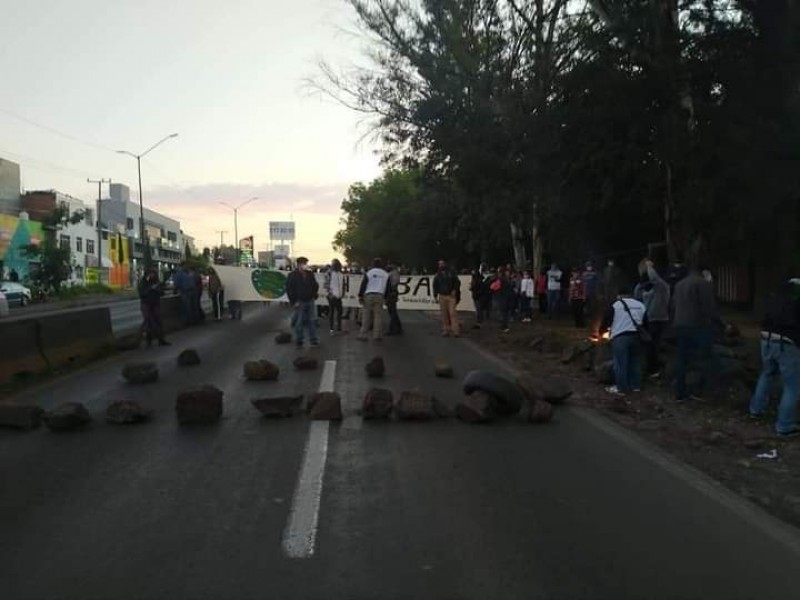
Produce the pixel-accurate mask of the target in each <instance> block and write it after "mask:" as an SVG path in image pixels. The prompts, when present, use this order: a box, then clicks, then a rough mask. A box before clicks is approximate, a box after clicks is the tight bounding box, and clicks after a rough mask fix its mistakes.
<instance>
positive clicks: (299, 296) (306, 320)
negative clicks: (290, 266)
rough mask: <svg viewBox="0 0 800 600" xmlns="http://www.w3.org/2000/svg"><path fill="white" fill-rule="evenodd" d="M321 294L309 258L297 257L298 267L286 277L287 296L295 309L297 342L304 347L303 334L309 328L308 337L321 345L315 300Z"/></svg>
mask: <svg viewBox="0 0 800 600" xmlns="http://www.w3.org/2000/svg"><path fill="white" fill-rule="evenodd" d="M318 294H319V284H318V283H317V278H316V277H315V276H314V273H312V272H311V270H310V269H309V266H308V259H307V258H306V257H305V256H301V257H299V258H298V259H297V268H296V269H295V270H294V271H292V272H291V273H289V277H287V278H286V296H287V297H288V298H289V304H290V305H291V306H292V308H293V309H294V314H293V315H292V323H293V326H294V337H295V343H296V344H297V347H298V348H302V347H303V336H304V334H305V330H306V328H308V337H309V341H310V342H311V345H312V346H319V337H318V336H317V319H316V313H315V301H316V299H317V295H318Z"/></svg>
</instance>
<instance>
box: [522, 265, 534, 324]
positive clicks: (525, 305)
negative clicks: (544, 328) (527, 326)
mask: <svg viewBox="0 0 800 600" xmlns="http://www.w3.org/2000/svg"><path fill="white" fill-rule="evenodd" d="M519 293H520V296H521V302H522V322H523V323H530V322H531V317H532V316H533V296H534V294H533V279H532V278H531V272H530V271H525V274H524V275H523V276H522V281H520V288H519Z"/></svg>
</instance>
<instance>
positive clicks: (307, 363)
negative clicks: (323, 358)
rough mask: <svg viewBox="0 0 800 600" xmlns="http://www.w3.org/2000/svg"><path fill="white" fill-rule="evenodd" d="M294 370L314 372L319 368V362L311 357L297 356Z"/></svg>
mask: <svg viewBox="0 0 800 600" xmlns="http://www.w3.org/2000/svg"><path fill="white" fill-rule="evenodd" d="M294 368H295V369H297V370H298V371H314V370H316V369H317V368H319V361H318V360H317V359H316V358H314V357H313V356H298V357H297V358H295V359H294Z"/></svg>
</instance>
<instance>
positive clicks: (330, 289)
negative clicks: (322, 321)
mask: <svg viewBox="0 0 800 600" xmlns="http://www.w3.org/2000/svg"><path fill="white" fill-rule="evenodd" d="M325 293H326V294H327V296H328V313H329V314H328V317H329V319H330V323H331V335H336V334H337V333H341V331H342V298H343V297H344V275H343V274H342V263H341V262H339V259H337V258H334V259H333V260H332V261H331V268H330V269H329V270H328V272H327V273H326V274H325Z"/></svg>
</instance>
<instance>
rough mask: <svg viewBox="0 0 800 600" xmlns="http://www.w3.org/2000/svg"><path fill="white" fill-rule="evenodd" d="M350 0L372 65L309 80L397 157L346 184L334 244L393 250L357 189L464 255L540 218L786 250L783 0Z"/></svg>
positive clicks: (798, 52) (789, 96)
mask: <svg viewBox="0 0 800 600" xmlns="http://www.w3.org/2000/svg"><path fill="white" fill-rule="evenodd" d="M348 2H349V4H351V6H352V7H353V8H354V9H355V13H356V16H357V21H358V23H359V25H360V27H361V29H362V30H363V33H364V35H365V38H366V39H367V40H369V41H368V43H367V44H366V45H365V51H366V54H367V56H368V58H369V59H370V66H368V67H361V68H356V69H354V70H352V71H344V72H342V71H337V70H336V69H334V68H333V67H331V66H329V65H328V66H324V71H323V72H324V74H325V75H326V78H327V83H326V84H325V85H324V86H323V87H324V89H326V90H327V91H328V92H329V93H331V94H332V95H334V96H335V97H336V98H337V99H339V100H340V101H342V102H343V103H345V104H347V105H348V106H351V107H352V108H354V109H356V110H359V111H361V112H364V113H366V114H368V115H371V116H372V117H373V118H374V119H373V123H374V126H375V132H376V134H377V135H379V137H380V139H381V141H382V142H383V144H384V148H385V162H386V164H387V166H388V167H389V168H390V169H400V170H401V171H397V170H392V171H390V172H389V173H387V175H386V176H385V177H384V178H383V179H382V180H379V181H378V182H375V183H374V184H372V185H370V186H363V185H360V186H354V187H353V188H352V189H351V191H350V195H349V196H348V198H347V200H345V203H344V205H343V208H344V210H345V212H346V213H347V215H348V216H347V223H346V227H345V229H344V230H343V233H342V234H340V236H339V237H337V245H338V246H339V247H341V248H343V250H344V251H345V253H346V254H347V252H350V253H352V254H353V255H354V256H356V255H358V256H361V255H368V254H375V253H385V252H386V251H388V250H391V249H390V248H387V247H386V246H385V244H386V242H385V238H382V237H381V238H378V237H376V235H375V233H374V232H375V231H384V229H381V228H380V227H379V226H377V225H376V224H375V222H376V221H378V220H379V217H376V216H374V214H373V213H369V214H370V217H369V218H367V217H364V216H361V215H359V214H355V213H353V212H351V209H353V210H356V211H357V212H358V211H361V210H362V209H363V206H365V205H367V204H368V205H370V206H372V207H373V208H372V209H371V210H375V211H378V213H380V211H385V212H384V213H383V216H384V218H386V219H391V221H392V224H391V225H392V226H394V225H393V223H394V222H397V223H398V225H397V229H396V230H395V229H387V230H385V231H392V232H393V233H392V235H394V236H396V239H405V238H403V236H402V234H401V229H400V225H399V224H400V223H408V222H411V221H413V222H415V223H417V224H419V223H420V222H423V221H424V222H425V223H426V226H425V229H422V230H421V231H419V232H415V235H416V234H418V235H419V236H421V237H422V238H424V240H425V241H424V243H425V244H427V245H428V248H427V251H428V254H427V259H428V260H430V259H431V254H432V253H433V250H432V249H431V246H430V245H431V243H433V241H434V240H435V241H440V242H444V241H446V242H447V244H448V245H449V246H448V248H450V247H452V248H453V249H454V252H457V253H459V256H461V257H462V258H464V259H465V260H474V259H477V258H483V259H485V258H487V257H488V258H491V257H492V254H493V253H495V252H498V251H501V252H506V253H508V252H510V250H511V249H512V248H513V249H514V251H515V254H517V255H518V254H519V252H518V248H517V247H516V244H517V242H518V241H519V239H518V238H522V239H523V241H524V244H525V245H526V246H530V245H531V244H532V243H534V242H536V240H535V239H533V238H534V237H535V236H538V235H541V236H542V238H541V240H542V241H543V243H544V248H545V250H546V251H548V252H549V253H551V254H554V255H556V256H558V257H560V258H561V259H562V260H564V259H565V260H571V259H577V258H579V257H582V256H586V255H588V254H611V253H614V252H618V251H620V250H622V249H628V248H642V247H644V246H645V245H646V244H647V243H649V242H660V241H665V242H667V243H668V245H669V247H670V250H671V253H672V254H673V255H677V254H684V255H688V256H692V255H696V254H697V253H698V251H699V249H700V248H703V247H704V248H706V249H707V250H709V251H710V252H711V254H712V256H713V258H714V259H716V261H718V262H722V261H726V260H727V261H731V262H738V261H742V260H750V259H754V260H763V259H764V258H765V257H764V256H760V253H759V249H760V248H770V250H771V252H770V254H771V255H772V256H771V257H772V258H774V254H775V251H776V250H777V251H778V252H779V253H780V254H782V255H784V256H785V255H789V254H791V253H792V252H794V251H796V249H797V242H796V241H795V240H796V239H797V233H798V231H797V229H798V218H797V217H798V216H800V215H798V195H799V194H800V192H799V190H800V5H798V3H797V2H796V1H793V0H769V1H767V0H738V1H737V0H589V1H585V2H581V1H577V2H575V1H560V0H422V1H420V2H416V1H414V2H412V1H411V0H348ZM387 185H396V186H399V187H400V188H401V190H400V191H401V192H402V194H400V197H403V198H406V200H405V201H404V202H402V203H400V205H398V202H400V201H399V200H396V199H386V200H385V201H382V200H380V198H382V197H383V196H385V195H386V193H385V192H382V191H381V190H383V189H385V186H387ZM404 185H405V186H406V187H403V186H404ZM412 192H413V193H412ZM442 198H446V201H443V200H442ZM406 203H407V206H406ZM362 205H363V206H362ZM377 206H381V207H382V208H375V207H377ZM365 214H366V213H365ZM412 217H413V218H412ZM414 219H416V220H414ZM362 228H363V229H365V230H366V231H361V229H362ZM430 232H434V233H430ZM509 234H511V235H509ZM512 238H513V239H512ZM392 239H394V238H392ZM743 242H747V243H746V244H743ZM382 244H384V245H382ZM450 244H451V245H450ZM373 248H374V250H373ZM384 249H386V250H384ZM395 252H396V250H395ZM761 254H765V253H761ZM348 257H349V255H348ZM415 260H416V259H415Z"/></svg>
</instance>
